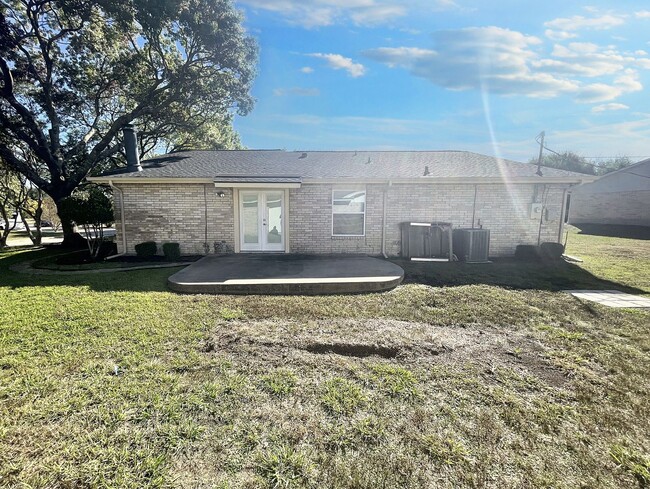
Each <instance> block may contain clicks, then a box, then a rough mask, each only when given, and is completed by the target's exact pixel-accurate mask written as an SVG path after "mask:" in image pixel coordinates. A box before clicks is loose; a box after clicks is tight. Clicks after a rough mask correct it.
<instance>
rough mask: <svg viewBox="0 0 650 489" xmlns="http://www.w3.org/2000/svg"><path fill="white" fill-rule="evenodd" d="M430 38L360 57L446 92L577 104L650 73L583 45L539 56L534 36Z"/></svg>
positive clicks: (492, 31)
mask: <svg viewBox="0 0 650 489" xmlns="http://www.w3.org/2000/svg"><path fill="white" fill-rule="evenodd" d="M433 40H434V45H433V47H432V48H431V49H429V48H421V47H382V48H377V49H371V50H368V51H365V52H364V53H363V54H364V55H365V56H367V57H368V58H370V59H373V60H375V61H378V62H381V63H383V64H385V65H387V66H389V67H391V68H403V69H406V70H408V71H409V72H410V73H411V74H413V75H414V76H417V77H420V78H425V79H427V80H429V81H431V82H432V83H434V84H436V85H439V86H441V87H444V88H446V89H449V90H469V89H476V90H481V91H487V92H491V93H497V94H504V95H524V96H527V97H537V98H552V97H557V96H560V95H569V96H572V97H574V98H575V99H576V100H577V101H579V102H583V103H600V102H605V101H610V100H613V99H615V98H617V97H619V96H621V95H623V94H626V93H630V92H635V91H639V90H641V89H642V88H643V86H642V85H641V83H640V82H639V76H638V72H637V70H638V69H650V59H648V58H644V57H638V56H637V55H634V54H630V53H622V52H619V51H617V50H616V49H615V48H614V47H612V46H607V47H605V48H601V47H600V46H598V45H596V44H593V43H586V42H573V43H569V44H568V45H566V46H565V45H562V44H556V45H554V46H553V49H552V52H551V53H550V54H549V55H546V56H543V54H542V53H541V51H543V48H544V46H543V43H542V41H541V40H540V39H539V38H537V37H534V36H528V35H525V34H522V33H520V32H516V31H511V30H508V29H502V28H499V27H472V28H465V29H458V30H453V31H439V32H436V33H434V34H433ZM589 79H591V80H589Z"/></svg>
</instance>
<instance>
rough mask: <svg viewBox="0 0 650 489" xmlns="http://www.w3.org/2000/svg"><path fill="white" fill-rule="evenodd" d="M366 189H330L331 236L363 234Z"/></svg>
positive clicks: (364, 228) (364, 227)
mask: <svg viewBox="0 0 650 489" xmlns="http://www.w3.org/2000/svg"><path fill="white" fill-rule="evenodd" d="M365 231H366V189H365V188H357V189H345V190H338V189H334V190H333V191H332V236H364V235H365Z"/></svg>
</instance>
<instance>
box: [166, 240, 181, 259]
mask: <svg viewBox="0 0 650 489" xmlns="http://www.w3.org/2000/svg"><path fill="white" fill-rule="evenodd" d="M162 249H163V254H164V255H165V258H167V259H168V260H169V261H176V260H178V259H179V258H180V257H181V246H180V245H179V244H178V243H165V244H163V245H162Z"/></svg>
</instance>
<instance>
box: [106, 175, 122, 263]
mask: <svg viewBox="0 0 650 489" xmlns="http://www.w3.org/2000/svg"><path fill="white" fill-rule="evenodd" d="M108 185H109V186H110V187H111V188H112V189H114V190H117V192H118V193H119V194H120V227H121V231H122V253H117V254H116V255H113V256H109V257H108V258H106V260H112V259H113V258H117V257H119V256H124V255H126V225H125V224H124V192H122V189H120V188H119V187H116V186H115V185H113V180H109V181H108Z"/></svg>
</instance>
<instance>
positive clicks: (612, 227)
mask: <svg viewBox="0 0 650 489" xmlns="http://www.w3.org/2000/svg"><path fill="white" fill-rule="evenodd" d="M572 226H573V227H576V228H578V229H579V230H580V231H579V233H578V234H586V235H589V236H607V237H612V238H626V239H642V240H650V226H624V225H618V224H572Z"/></svg>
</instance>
